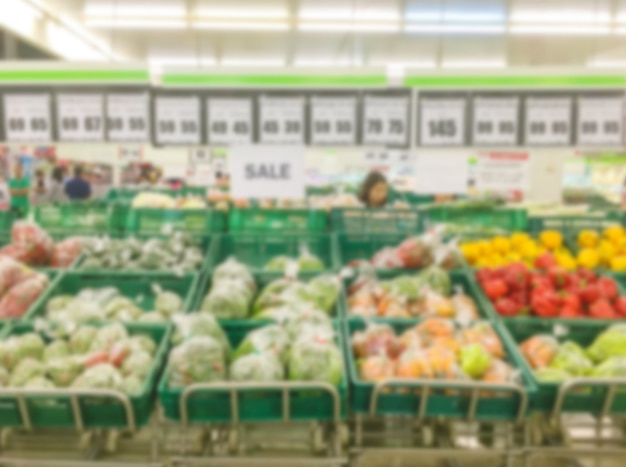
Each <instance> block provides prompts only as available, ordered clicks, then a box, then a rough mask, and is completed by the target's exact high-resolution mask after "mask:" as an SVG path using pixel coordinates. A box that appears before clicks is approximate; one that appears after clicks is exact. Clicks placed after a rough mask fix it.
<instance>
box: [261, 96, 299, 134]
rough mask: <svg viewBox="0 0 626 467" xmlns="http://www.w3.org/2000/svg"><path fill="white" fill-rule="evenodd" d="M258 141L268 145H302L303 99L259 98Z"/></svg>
mask: <svg viewBox="0 0 626 467" xmlns="http://www.w3.org/2000/svg"><path fill="white" fill-rule="evenodd" d="M259 139H260V141H261V143H269V144H276V143H278V144H302V143H304V98H303V97H265V96H264V97H261V110H260V123H259Z"/></svg>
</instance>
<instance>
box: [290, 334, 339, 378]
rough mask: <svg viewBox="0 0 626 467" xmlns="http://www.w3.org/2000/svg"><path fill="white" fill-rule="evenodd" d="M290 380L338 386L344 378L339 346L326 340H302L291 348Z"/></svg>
mask: <svg viewBox="0 0 626 467" xmlns="http://www.w3.org/2000/svg"><path fill="white" fill-rule="evenodd" d="M288 368H289V379H290V380H292V381H321V382H326V383H329V384H334V385H337V384H339V383H340V382H341V378H342V376H343V360H342V355H341V352H340V350H339V348H338V347H337V345H336V344H335V343H334V342H332V341H328V340H325V339H316V340H313V341H312V340H309V339H300V340H298V341H297V342H295V343H294V344H293V346H292V348H291V353H290V356H289V364H288Z"/></svg>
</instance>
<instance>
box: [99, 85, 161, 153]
mask: <svg viewBox="0 0 626 467" xmlns="http://www.w3.org/2000/svg"><path fill="white" fill-rule="evenodd" d="M106 99H107V101H106V102H107V139H108V140H109V141H114V142H140V141H149V140H150V97H149V95H148V93H132V94H131V93H124V94H122V93H120V94H107V96H106Z"/></svg>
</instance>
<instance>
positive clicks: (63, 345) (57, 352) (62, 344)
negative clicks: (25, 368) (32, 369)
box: [43, 340, 71, 362]
mask: <svg viewBox="0 0 626 467" xmlns="http://www.w3.org/2000/svg"><path fill="white" fill-rule="evenodd" d="M70 354H71V350H70V346H69V344H68V343H67V342H66V341H64V340H56V341H53V342H51V343H50V344H48V345H47V346H46V348H45V349H44V351H43V361H44V362H49V361H51V360H54V359H57V358H63V357H69V356H70Z"/></svg>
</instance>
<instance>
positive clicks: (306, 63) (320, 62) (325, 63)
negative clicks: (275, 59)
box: [293, 58, 356, 68]
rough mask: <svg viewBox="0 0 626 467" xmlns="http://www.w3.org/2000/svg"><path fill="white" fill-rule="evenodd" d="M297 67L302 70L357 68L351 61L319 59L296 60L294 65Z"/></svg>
mask: <svg viewBox="0 0 626 467" xmlns="http://www.w3.org/2000/svg"><path fill="white" fill-rule="evenodd" d="M293 65H294V66H296V67H302V68H314V67H321V68H323V67H326V68H330V67H350V66H355V65H356V64H353V63H352V62H351V61H350V60H340V61H335V60H325V59H317V58H296V60H295V62H294V64H293Z"/></svg>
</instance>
